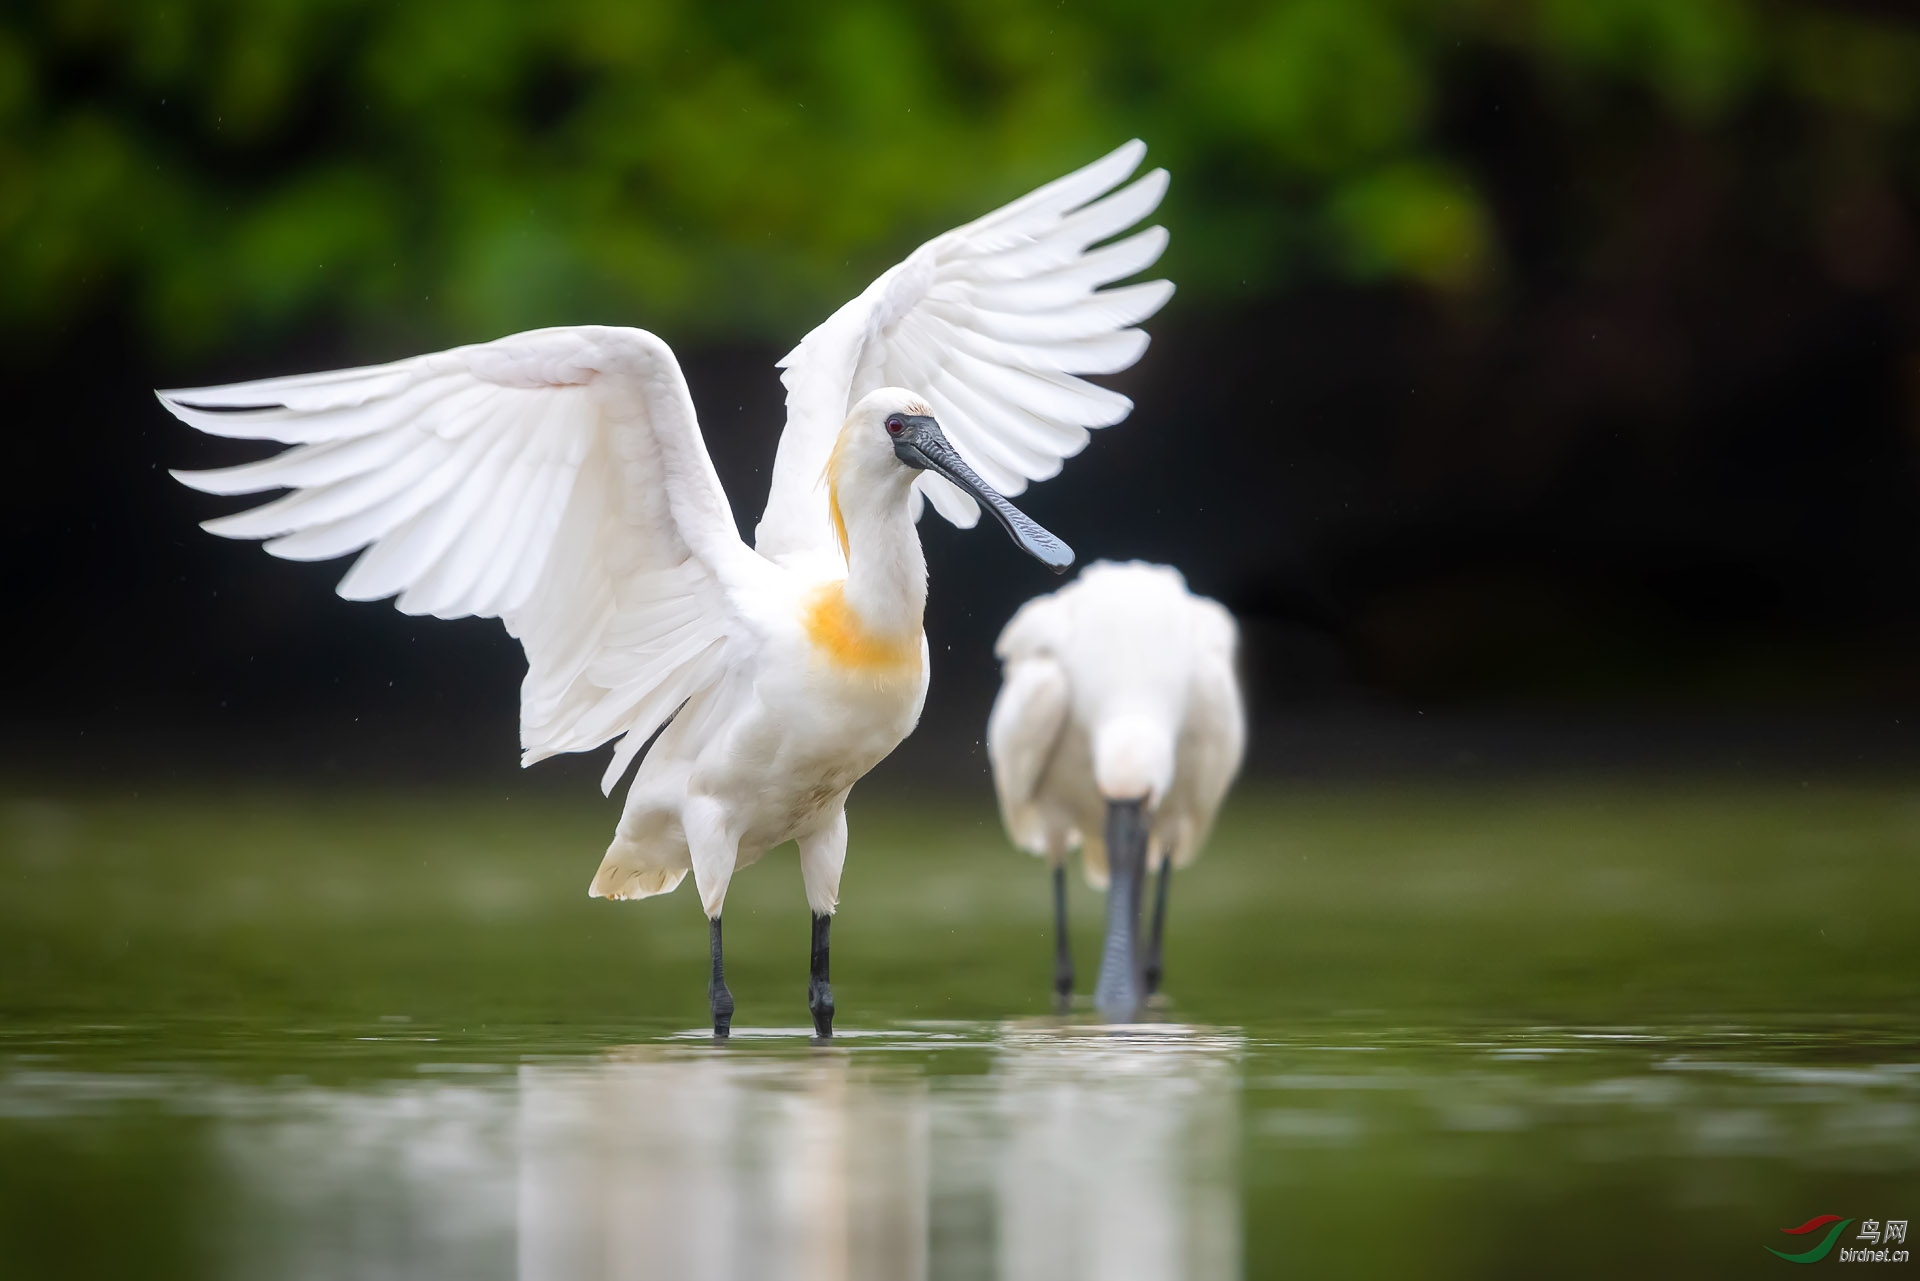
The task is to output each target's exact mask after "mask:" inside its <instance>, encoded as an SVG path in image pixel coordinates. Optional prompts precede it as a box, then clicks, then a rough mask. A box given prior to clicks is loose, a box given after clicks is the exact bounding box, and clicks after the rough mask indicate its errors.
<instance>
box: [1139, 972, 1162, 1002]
mask: <svg viewBox="0 0 1920 1281" xmlns="http://www.w3.org/2000/svg"><path fill="white" fill-rule="evenodd" d="M1141 978H1142V980H1143V981H1144V982H1145V984H1146V989H1147V995H1148V996H1149V997H1153V996H1157V995H1158V994H1159V992H1160V967H1159V966H1158V965H1149V966H1147V968H1146V971H1145V973H1144V974H1142V976H1141Z"/></svg>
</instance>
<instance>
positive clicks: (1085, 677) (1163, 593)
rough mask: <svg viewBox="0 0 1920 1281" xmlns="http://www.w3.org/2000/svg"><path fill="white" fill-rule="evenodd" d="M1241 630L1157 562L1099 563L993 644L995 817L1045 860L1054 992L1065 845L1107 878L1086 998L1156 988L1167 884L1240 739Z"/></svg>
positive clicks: (1069, 960) (1132, 998) (1122, 1005)
mask: <svg viewBox="0 0 1920 1281" xmlns="http://www.w3.org/2000/svg"><path fill="white" fill-rule="evenodd" d="M1238 643H1239V629H1238V627H1236V626H1235V624H1234V621H1233V615H1232V614H1229V613H1228V612H1227V611H1226V609H1225V607H1223V606H1221V605H1220V604H1218V603H1217V602H1215V601H1211V600H1208V599H1207V598H1206V597H1204V596H1195V595H1194V594H1193V593H1192V592H1190V591H1188V590H1187V581H1186V579H1184V578H1182V577H1181V576H1180V571H1179V570H1176V569H1171V568H1169V567H1167V566H1165V565H1149V564H1145V563H1144V562H1141V561H1131V562H1129V563H1127V564H1124V565H1118V564H1114V563H1112V562H1111V561H1100V562H1098V563H1096V564H1094V565H1092V566H1090V567H1088V569H1087V570H1086V571H1085V572H1084V573H1082V574H1081V575H1080V577H1079V578H1077V579H1075V580H1074V581H1073V582H1072V583H1069V584H1068V585H1067V586H1065V587H1063V588H1061V589H1060V590H1059V591H1057V592H1053V593H1051V594H1049V595H1046V596H1040V597H1036V598H1035V599H1033V600H1030V601H1028V602H1027V603H1026V604H1024V605H1022V606H1021V607H1020V608H1019V610H1018V611H1017V612H1016V613H1015V614H1014V616H1013V618H1012V619H1011V620H1010V621H1009V622H1008V623H1007V625H1006V628H1005V629H1004V630H1003V631H1002V632H1001V633H1000V640H999V642H998V643H997V644H996V645H995V647H994V652H995V653H996V654H997V655H999V657H1000V660H1001V662H1002V663H1003V664H1004V672H1003V677H1004V683H1003V684H1002V685H1001V687H1000V695H999V697H998V698H996V699H995V700H994V704H993V715H992V717H991V718H990V719H989V720H988V722H987V755H988V757H989V759H990V760H991V761H992V764H993V783H994V789H995V790H996V791H997V792H998V793H999V797H1000V813H1001V816H1002V818H1004V819H1005V821H1006V825H1007V832H1008V834H1009V835H1010V836H1012V837H1013V840H1014V843H1015V844H1017V845H1019V846H1020V847H1021V848H1022V849H1024V850H1026V851H1028V852H1029V853H1032V854H1036V855H1039V856H1041V857H1043V858H1045V859H1046V860H1047V862H1048V863H1049V864H1051V865H1052V869H1053V910H1054V931H1055V933H1054V945H1055V958H1054V990H1055V991H1056V992H1057V993H1059V995H1060V998H1061V1000H1062V1001H1063V1002H1064V1001H1065V1000H1067V999H1068V998H1069V997H1070V996H1071V995H1072V992H1073V955H1072V953H1071V951H1070V950H1069V949H1068V946H1067V881H1066V860H1067V855H1068V854H1069V853H1071V852H1072V851H1073V850H1074V849H1075V848H1078V849H1079V850H1080V859H1081V864H1082V867H1083V868H1084V870H1085V872H1086V875H1087V880H1088V881H1089V882H1091V883H1093V884H1095V885H1099V884H1101V883H1102V882H1107V883H1108V889H1107V935H1106V941H1105V943H1104V944H1103V946H1102V947H1101V949H1100V977H1099V979H1098V981H1097V982H1096V984H1095V986H1094V1006H1095V1008H1097V1009H1098V1010H1099V1011H1100V1012H1101V1013H1102V1014H1104V1015H1106V1016H1108V1017H1110V1018H1114V1019H1128V1018H1132V1017H1133V1015H1134V1013H1135V1012H1136V1011H1137V1010H1138V1009H1139V1007H1140V1004H1141V1002H1142V1001H1143V1000H1144V999H1145V997H1146V996H1150V995H1152V994H1153V993H1154V992H1155V991H1157V990H1158V989H1159V986H1160V971H1161V966H1160V944H1161V931H1162V929H1163V928H1164V926H1165V924H1166V914H1167V881H1168V879H1169V877H1170V876H1171V875H1172V870H1173V869H1174V868H1175V867H1185V866H1186V865H1187V864H1188V863H1190V862H1192V861H1193V859H1194V856H1195V855H1197V854H1198V853H1199V852H1200V847H1201V846H1202V845H1203V844H1205V843H1206V839H1207V833H1208V831H1210V830H1211V829H1212V827H1213V818H1214V815H1215V813H1217V812H1218V811H1219V808H1220V802H1221V800H1222V799H1223V798H1224V797H1225V796H1226V794H1227V787H1228V786H1229V785H1230V784H1231V783H1232V782H1233V776H1234V775H1235V774H1237V773H1238V772H1239V770H1240V758H1241V755H1242V753H1243V752H1244V750H1245V747H1246V738H1247V730H1246V712H1245V710H1244V708H1243V707H1242V705H1241V699H1240V683H1239V680H1238V678H1237V677H1236V676H1235V675H1234V666H1233V665H1234V651H1235V648H1236V647H1237V645H1238ZM1155 868H1158V869H1159V872H1160V879H1159V883H1158V885H1157V887H1156V888H1155V891H1154V905H1153V931H1152V935H1151V937H1150V939H1149V940H1148V943H1147V948H1146V952H1145V956H1144V957H1142V956H1141V955H1140V952H1139V950H1138V949H1137V948H1136V947H1135V946H1134V934H1135V932H1136V929H1137V928H1138V923H1139V916H1140V897H1141V888H1142V882H1143V881H1144V880H1145V879H1146V875H1147V873H1148V872H1150V871H1152V870H1153V869H1155Z"/></svg>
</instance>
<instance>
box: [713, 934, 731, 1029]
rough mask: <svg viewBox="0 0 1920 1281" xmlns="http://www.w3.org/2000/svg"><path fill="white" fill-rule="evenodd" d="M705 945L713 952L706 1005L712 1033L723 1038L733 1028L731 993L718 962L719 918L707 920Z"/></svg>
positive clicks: (725, 975) (724, 972)
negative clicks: (709, 1011)
mask: <svg viewBox="0 0 1920 1281" xmlns="http://www.w3.org/2000/svg"><path fill="white" fill-rule="evenodd" d="M707 946H708V948H709V949H710V950H711V951H712V953H713V977H712V978H710V979H708V980H707V1007H708V1008H709V1009H711V1010H712V1011H713V1035H714V1038H715V1039H716V1040H725V1039H726V1037H727V1035H728V1033H730V1032H731V1031H732V1030H733V993H731V992H729V991H727V974H726V970H725V969H724V968H723V967H722V966H721V964H720V918H719V917H717V916H715V917H711V918H709V919H708V921H707Z"/></svg>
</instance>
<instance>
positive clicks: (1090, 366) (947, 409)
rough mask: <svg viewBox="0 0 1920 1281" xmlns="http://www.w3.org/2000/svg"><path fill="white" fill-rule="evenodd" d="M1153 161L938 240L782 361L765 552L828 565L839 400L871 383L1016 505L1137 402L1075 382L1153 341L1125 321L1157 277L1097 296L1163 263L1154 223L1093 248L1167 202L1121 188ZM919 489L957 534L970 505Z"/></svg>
mask: <svg viewBox="0 0 1920 1281" xmlns="http://www.w3.org/2000/svg"><path fill="white" fill-rule="evenodd" d="M1145 154H1146V147H1145V145H1144V144H1142V143H1140V142H1138V141H1134V142H1129V143H1127V144H1126V145H1125V146H1122V147H1120V148H1118V149H1117V150H1115V151H1113V152H1112V153H1111V154H1109V155H1107V156H1105V157H1103V158H1101V159H1099V160H1096V161H1095V162H1094V163H1092V164H1090V165H1088V166H1086V167H1085V168H1084V169H1080V170H1077V171H1075V172H1074V173H1070V174H1068V175H1067V176H1065V177H1064V178H1060V179H1058V180H1057V181H1055V182H1051V183H1048V184H1047V185H1046V186H1044V187H1041V188H1040V189H1039V190H1037V191H1034V192H1032V193H1030V194H1029V195H1026V196H1023V197H1022V198H1021V199H1019V200H1016V201H1014V202H1013V203H1012V204H1010V205H1007V206H1005V207H1004V208H1001V209H998V210H995V211H994V212H993V213H990V214H987V215H986V216H985V217H983V218H979V219H976V220H975V221H973V222H971V223H968V224H967V225H966V226H964V227H958V228H956V229H954V230H953V231H949V232H947V233H946V234H945V235H942V236H937V237H935V238H934V239H932V240H930V241H928V242H927V243H926V244H924V245H922V246H920V248H918V249H916V250H915V251H914V252H913V253H912V254H910V255H908V257H907V258H906V260H905V261H903V262H901V263H900V264H899V265H897V266H895V267H893V268H892V269H890V270H889V271H887V272H886V273H885V274H884V275H882V276H881V277H880V278H879V279H878V280H876V281H874V282H873V284H871V285H870V286H868V287H867V289H866V290H865V292H863V293H862V294H861V295H860V296H859V297H858V298H855V299H854V300H853V301H851V302H849V303H848V304H847V305H846V306H844V307H842V308H841V309H840V310H839V311H836V312H835V313H834V314H833V315H832V316H831V317H829V318H828V319H827V320H826V322H825V323H823V324H822V325H820V326H819V327H818V328H817V329H815V330H814V331H813V332H812V333H810V334H808V335H807V336H806V337H805V338H804V339H802V340H801V342H800V345H799V346H797V347H795V348H794V349H793V350H792V351H791V352H789V353H788V354H787V356H786V357H785V359H783V360H782V361H781V362H780V364H781V367H782V368H783V369H785V371H786V372H785V374H784V375H783V376H782V381H783V382H784V383H785V384H786V387H787V426H786V431H785V432H784V433H783V434H782V435H781V437H780V451H779V454H778V456H777V457H776V458H775V460H774V469H773V482H772V485H771V488H770V491H769V493H768V496H767V508H766V512H765V514H764V515H762V516H761V518H760V524H759V527H758V529H757V530H756V532H755V535H754V545H755V546H756V547H757V548H758V549H759V550H760V552H762V553H763V554H764V555H766V556H769V557H771V558H772V559H774V560H776V561H789V560H793V561H797V562H808V561H815V560H817V559H819V558H823V557H832V556H835V555H837V548H836V545H835V541H834V533H833V526H832V521H831V518H830V516H829V514H828V511H827V495H826V491H825V487H824V486H822V485H821V484H820V476H821V473H822V471H823V470H824V469H825V467H826V463H827V456H828V454H829V453H830V452H831V451H832V449H833V442H834V437H835V434H836V433H837V432H838V431H839V430H840V423H841V421H842V420H843V419H844V418H845V417H846V415H847V410H848V408H849V407H850V406H852V405H853V403H854V402H855V401H857V400H859V399H860V398H861V397H862V396H864V395H866V394H867V393H868V392H870V391H872V390H874V389H875V388H878V387H885V386H899V387H911V388H913V389H914V390H916V391H918V392H919V393H920V394H922V395H924V396H925V397H926V398H927V400H928V401H929V402H930V403H931V405H932V407H933V411H934V416H935V417H936V418H938V419H939V420H940V424H941V426H942V428H944V429H945V431H946V434H947V438H948V439H949V440H951V441H952V442H953V445H954V447H955V448H956V449H958V450H959V451H960V453H961V454H962V455H964V456H965V458H966V460H967V461H968V462H969V463H970V464H972V465H973V468H974V470H976V471H978V472H979V473H980V475H981V476H982V477H983V478H985V479H986V481H987V482H988V483H989V484H991V485H993V486H994V487H995V488H996V489H998V490H1000V491H1001V492H1002V493H1004V494H1009V495H1012V494H1018V493H1020V492H1022V491H1023V490H1025V489H1026V487H1027V484H1028V482H1030V481H1034V480H1044V479H1046V478H1048V477H1050V476H1052V475H1054V474H1055V473H1057V472H1058V471H1059V470H1060V463H1061V460H1062V459H1065V458H1070V457H1072V456H1073V455H1074V454H1076V453H1078V452H1079V451H1080V450H1081V449H1082V448H1084V447H1085V445H1086V443H1087V431H1088V429H1089V428H1095V427H1105V426H1110V425H1111V424H1113V423H1117V422H1119V421H1120V420H1121V419H1122V418H1124V417H1126V415H1127V413H1128V412H1129V411H1130V410H1131V409H1132V407H1133V406H1132V402H1131V401H1129V400H1128V399H1127V398H1126V397H1125V396H1122V395H1120V394H1119V393H1118V392H1114V391H1110V390H1108V389H1106V388H1104V387H1098V386H1096V385H1094V384H1093V383H1090V382H1087V381H1085V379H1083V378H1081V377H1080V376H1079V375H1082V374H1110V373H1114V372H1116V371H1118V370H1121V369H1125V368H1127V367H1128V366H1129V365H1131V364H1133V362H1134V361H1136V360H1138V359H1139V358H1140V353H1141V352H1142V351H1144V350H1145V349H1146V342H1147V338H1146V335H1145V334H1144V333H1142V332H1141V331H1140V330H1138V329H1135V328H1133V326H1135V325H1137V324H1138V323H1139V322H1140V321H1142V320H1144V319H1146V318H1147V317H1148V316H1151V315H1152V314H1153V313H1154V312H1155V311H1158V310H1159V309H1160V307H1161V305H1162V304H1164V303H1165V302H1166V300H1167V298H1168V297H1169V296H1171V294H1172V293H1173V286H1172V285H1171V284H1169V283H1168V282H1166V281H1164V280H1158V281H1153V282H1151V283H1148V284H1140V285H1128V286H1124V287H1121V288H1115V289H1103V288H1102V286H1104V285H1109V284H1112V283H1113V282H1114V281H1117V280H1122V279H1125V278H1126V277H1128V276H1131V275H1134V274H1136V273H1138V272H1140V271H1144V270H1145V269H1146V268H1148V267H1149V266H1151V265H1152V264H1153V263H1154V261H1155V260H1156V259H1158V258H1159V256H1160V252H1161V250H1162V249H1164V248H1165V247H1166V232H1165V231H1163V230H1162V229H1161V228H1158V227H1151V228H1148V229H1147V230H1145V231H1142V232H1139V233H1137V234H1135V235H1133V236H1130V237H1128V238H1126V239H1124V240H1121V241H1118V242H1116V243H1113V244H1109V245H1105V246H1103V247H1100V248H1093V249H1090V246H1094V245H1096V244H1098V243H1099V242H1101V241H1103V240H1107V239H1108V238H1110V237H1112V236H1116V235H1118V234H1119V233H1121V232H1123V231H1125V230H1127V229H1128V228H1130V227H1132V226H1135V225H1136V224H1138V223H1139V222H1140V221H1141V220H1142V219H1143V218H1145V217H1146V216H1147V215H1148V214H1150V213H1152V212H1153V210H1154V209H1155V208H1156V207H1157V206H1158V205H1159V203H1160V198H1161V197H1162V195H1164V194H1165V192H1166V188H1167V174H1166V171H1165V170H1164V169H1155V170H1153V171H1152V172H1151V173H1148V174H1146V175H1145V176H1143V177H1141V178H1139V179H1137V180H1136V181H1134V182H1132V183H1130V184H1128V185H1127V186H1125V187H1121V184H1122V183H1123V182H1126V180H1127V178H1128V176H1129V175H1131V174H1132V173H1133V171H1134V170H1135V169H1137V168H1138V167H1139V165H1140V160H1141V158H1142V157H1143V156H1144V155H1145ZM1116 188H1118V190H1116ZM915 489H916V491H917V492H918V493H920V494H922V495H923V496H924V497H925V498H926V499H927V500H928V501H930V502H932V504H933V505H934V507H935V509H937V510H938V511H939V512H940V514H941V515H942V516H945V517H946V518H947V519H948V520H950V521H952V522H953V523H954V524H956V525H959V526H962V527H963V528H965V527H971V526H972V525H973V523H974V522H975V521H976V520H978V519H979V509H978V508H977V507H976V505H975V504H974V502H973V500H972V499H971V498H969V497H967V496H966V495H965V494H962V493H961V492H960V491H959V490H957V489H955V488H954V487H953V486H952V485H951V484H949V483H947V482H946V481H944V480H942V479H940V478H939V477H937V476H933V475H923V476H921V477H920V479H919V480H918V481H917V482H916V483H915Z"/></svg>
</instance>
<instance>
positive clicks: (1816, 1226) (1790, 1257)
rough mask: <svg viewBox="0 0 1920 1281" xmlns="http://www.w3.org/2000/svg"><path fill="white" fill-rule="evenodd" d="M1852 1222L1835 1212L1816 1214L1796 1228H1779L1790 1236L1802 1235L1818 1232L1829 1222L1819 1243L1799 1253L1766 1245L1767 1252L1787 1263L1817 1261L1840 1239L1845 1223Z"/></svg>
mask: <svg viewBox="0 0 1920 1281" xmlns="http://www.w3.org/2000/svg"><path fill="white" fill-rule="evenodd" d="M1852 1222H1853V1220H1852V1219H1843V1218H1841V1217H1840V1216H1839V1215H1837V1214H1817V1215H1815V1216H1814V1217H1813V1218H1811V1219H1808V1220H1807V1221H1806V1222H1805V1223H1802V1224H1801V1225H1800V1226H1799V1227H1797V1228H1781V1229H1780V1230H1781V1231H1782V1232H1784V1233H1786V1234H1787V1235H1788V1236H1790V1237H1803V1236H1806V1235H1808V1234H1809V1233H1813V1232H1818V1231H1819V1230H1820V1229H1821V1228H1825V1227H1827V1225H1828V1224H1829V1223H1831V1224H1832V1225H1833V1226H1832V1227H1831V1228H1827V1235H1826V1236H1825V1237H1824V1238H1822V1239H1821V1241H1820V1244H1819V1245H1816V1246H1814V1247H1813V1248H1812V1249H1810V1250H1803V1251H1801V1252H1800V1253H1799V1254H1788V1253H1787V1252H1786V1251H1785V1250H1776V1249H1774V1248H1773V1247H1772V1246H1768V1247H1767V1253H1768V1254H1777V1255H1779V1256H1780V1257H1781V1258H1783V1259H1785V1260H1786V1261H1787V1262H1788V1263H1818V1262H1820V1260H1822V1259H1824V1258H1826V1257H1827V1255H1828V1253H1829V1252H1830V1251H1832V1249H1833V1243H1834V1242H1835V1241H1838V1240H1839V1239H1840V1234H1841V1233H1842V1232H1845V1231H1846V1230H1847V1225H1848V1224H1849V1223H1852Z"/></svg>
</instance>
